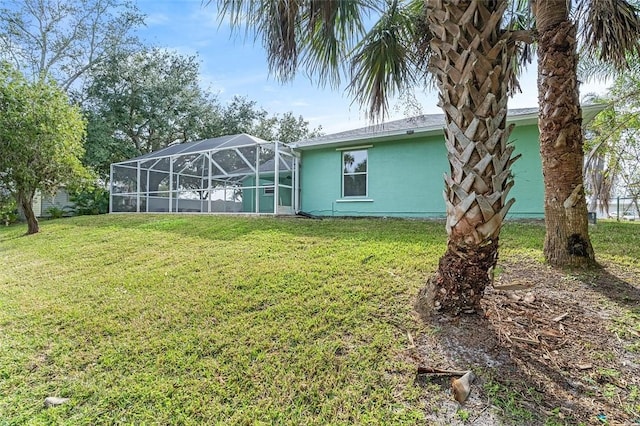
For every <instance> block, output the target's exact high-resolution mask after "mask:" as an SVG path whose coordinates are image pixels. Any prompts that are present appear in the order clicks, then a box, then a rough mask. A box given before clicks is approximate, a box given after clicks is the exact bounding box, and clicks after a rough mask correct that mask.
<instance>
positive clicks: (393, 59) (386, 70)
mask: <svg viewBox="0 0 640 426" xmlns="http://www.w3.org/2000/svg"><path fill="white" fill-rule="evenodd" d="M418 3H419V4H420V5H423V4H424V3H423V1H422V0H414V1H411V2H409V3H407V4H404V5H401V4H400V3H399V1H397V0H394V1H391V2H390V3H389V7H388V8H387V9H386V10H385V11H384V13H383V15H382V16H381V18H380V19H379V20H378V22H376V24H375V25H374V26H373V27H372V28H371V30H369V32H368V33H367V34H366V35H365V36H364V38H363V39H362V40H361V41H360V42H359V43H358V44H357V45H356V47H355V49H354V51H353V56H352V58H351V72H350V75H351V83H350V84H349V87H348V90H349V92H350V93H351V94H352V95H353V97H354V101H355V102H357V103H358V104H360V105H367V115H368V117H369V118H370V119H384V118H385V117H386V115H387V114H388V110H389V99H391V98H393V97H394V96H395V95H397V94H398V93H401V92H402V91H403V90H406V89H407V88H409V87H413V86H415V85H416V84H417V83H418V82H419V79H420V77H421V76H424V75H426V74H425V73H424V71H423V72H420V69H421V68H423V67H421V66H420V64H421V63H422V64H425V63H426V60H425V59H424V58H425V57H428V51H429V47H428V46H429V43H428V41H429V38H430V36H429V33H428V32H427V31H428V30H427V28H426V26H423V25H422V24H423V23H424V11H423V9H422V8H421V7H417V6H416V5H417V4H418Z"/></svg>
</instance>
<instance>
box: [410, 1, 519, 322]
mask: <svg viewBox="0 0 640 426" xmlns="http://www.w3.org/2000/svg"><path fill="white" fill-rule="evenodd" d="M506 7H507V2H506V1H504V0H489V1H487V0H467V1H465V0H457V1H456V0H427V9H428V13H427V16H428V20H429V27H430V29H431V31H432V33H433V34H434V38H433V39H432V41H431V48H432V49H433V51H434V56H433V59H432V61H431V68H432V71H433V72H434V73H435V75H436V78H437V81H438V88H439V90H440V95H439V99H440V106H441V107H442V109H443V110H444V113H445V117H446V130H445V143H446V145H447V150H448V152H449V163H450V171H451V174H450V175H448V176H445V184H446V185H445V194H444V196H445V202H446V207H447V224H446V228H447V233H448V243H447V251H446V252H445V254H444V256H443V257H442V258H441V259H440V262H439V265H438V270H437V271H436V273H435V274H434V276H432V277H431V279H430V280H429V282H428V283H427V286H426V287H425V288H424V289H423V290H422V291H421V292H420V295H419V300H418V308H419V310H420V311H422V312H423V313H427V314H431V313H435V312H440V313H450V314H458V313H460V312H472V311H476V310H477V309H478V308H479V303H480V300H481V298H482V295H483V293H484V289H485V287H486V286H487V285H488V284H490V283H491V282H492V279H493V274H492V271H493V267H494V266H495V264H496V261H497V258H498V236H499V233H500V228H501V227H502V221H503V219H504V216H505V215H506V213H507V211H508V210H509V207H510V206H511V204H513V202H514V200H513V199H510V200H507V195H508V193H509V190H510V189H511V186H512V185H513V182H512V179H511V172H510V167H511V164H512V163H513V162H514V161H515V160H516V158H512V157H511V154H512V153H513V146H509V145H507V142H508V138H509V134H510V132H511V128H507V126H506V117H507V99H508V87H509V83H510V81H513V80H512V79H513V75H512V68H511V62H510V61H511V59H512V57H513V54H514V52H515V47H514V44H513V43H512V41H511V40H510V38H509V34H505V33H502V32H501V31H500V22H501V18H502V15H503V13H504V11H505V9H506Z"/></svg>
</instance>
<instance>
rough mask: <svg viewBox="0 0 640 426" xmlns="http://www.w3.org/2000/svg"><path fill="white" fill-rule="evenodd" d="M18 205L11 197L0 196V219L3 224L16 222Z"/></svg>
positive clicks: (18, 217) (7, 224)
mask: <svg viewBox="0 0 640 426" xmlns="http://www.w3.org/2000/svg"><path fill="white" fill-rule="evenodd" d="M19 219H20V216H19V215H18V205H17V204H16V200H14V199H13V197H0V221H2V223H3V224H4V225H5V226H9V225H11V224H12V223H16V222H18V220H19Z"/></svg>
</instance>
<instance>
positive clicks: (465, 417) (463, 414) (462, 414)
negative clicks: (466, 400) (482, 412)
mask: <svg viewBox="0 0 640 426" xmlns="http://www.w3.org/2000/svg"><path fill="white" fill-rule="evenodd" d="M456 417H458V418H459V419H460V421H461V422H464V423H466V422H468V421H469V417H470V414H469V412H468V411H467V410H458V411H457V412H456Z"/></svg>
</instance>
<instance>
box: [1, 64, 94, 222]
mask: <svg viewBox="0 0 640 426" xmlns="http://www.w3.org/2000/svg"><path fill="white" fill-rule="evenodd" d="M84 134H85V121H84V119H83V118H82V114H81V112H80V110H79V109H78V108H77V107H74V106H71V105H70V104H69V100H68V97H67V95H66V94H65V93H64V92H63V91H62V90H60V89H59V88H58V87H57V85H56V84H55V83H53V82H51V81H46V80H38V81H36V82H33V83H30V82H28V81H27V80H26V79H25V78H24V76H23V75H22V74H21V73H20V72H19V71H17V70H15V68H13V67H12V66H11V65H9V64H7V63H0V148H1V149H0V151H1V152H2V155H1V156H0V187H5V188H7V189H8V190H9V191H10V192H11V193H13V195H14V197H15V199H16V201H17V202H18V203H19V204H20V205H21V206H22V208H23V209H24V213H25V215H26V216H27V221H28V223H29V233H35V232H38V225H37V221H36V219H35V216H34V214H33V209H32V207H31V203H32V201H33V197H34V195H35V192H36V190H37V189H40V190H43V191H55V189H56V188H57V187H58V186H59V185H61V184H71V183H73V182H79V181H80V180H81V179H82V178H87V177H89V175H88V173H87V171H86V169H85V168H84V167H83V166H82V164H81V162H80V158H81V157H82V155H83V151H84V150H83V144H82V142H83V137H84Z"/></svg>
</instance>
